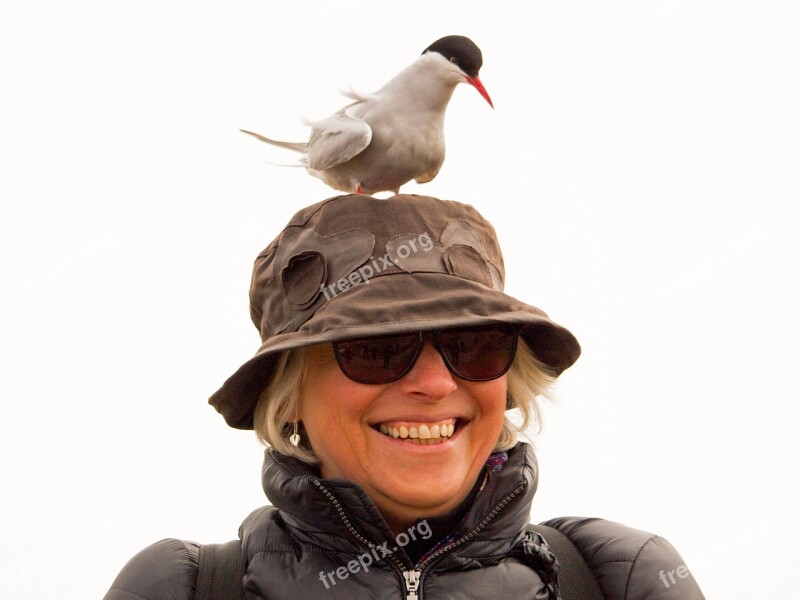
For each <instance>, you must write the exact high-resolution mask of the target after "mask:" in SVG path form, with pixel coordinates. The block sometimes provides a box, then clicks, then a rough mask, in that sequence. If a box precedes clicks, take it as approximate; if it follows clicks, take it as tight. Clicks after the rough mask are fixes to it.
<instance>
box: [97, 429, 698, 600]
mask: <svg viewBox="0 0 800 600" xmlns="http://www.w3.org/2000/svg"><path fill="white" fill-rule="evenodd" d="M493 468H494V470H493V471H490V472H489V475H488V477H487V482H486V483H485V484H484V486H483V488H482V489H481V491H480V493H479V494H478V495H477V497H476V499H475V501H474V502H473V504H472V506H471V508H470V509H469V511H468V512H467V514H466V516H465V517H464V519H463V520H462V521H461V522H460V524H459V526H458V527H457V528H456V531H454V532H453V534H452V535H450V536H448V537H447V538H446V539H445V540H442V541H440V543H439V544H437V546H435V547H434V548H433V549H432V550H431V551H429V552H428V553H427V554H425V555H424V556H423V557H422V558H421V559H420V560H419V562H418V563H417V564H416V565H414V564H412V563H411V561H410V559H409V558H408V557H407V556H406V554H405V552H404V551H403V548H402V547H400V544H399V543H403V540H402V539H401V538H400V537H399V535H398V537H397V538H395V536H394V535H393V534H392V533H391V531H390V530H389V528H388V527H387V525H386V523H385V521H384V520H383V518H382V516H381V514H380V513H379V512H378V510H377V508H376V507H375V505H374V504H373V503H372V501H371V500H370V498H369V497H368V496H367V495H366V494H365V493H364V491H363V490H362V489H361V488H360V487H359V486H357V485H354V484H352V483H350V482H347V481H343V480H336V479H321V478H320V477H319V476H318V474H317V473H316V471H315V470H314V469H313V468H311V467H309V466H308V465H306V464H304V463H302V462H300V461H297V460H295V459H293V458H288V457H285V456H282V455H280V454H277V453H275V452H273V451H270V450H268V451H267V452H266V458H265V462H264V474H263V482H264V489H265V491H266V493H267V497H268V498H269V500H270V501H271V502H272V505H273V506H265V507H263V508H260V509H258V510H256V511H254V512H253V513H252V514H251V515H250V516H249V517H247V519H245V521H244V523H242V526H241V527H240V529H239V537H240V538H241V541H242V552H243V553H244V559H245V564H246V575H245V578H244V585H245V591H246V595H247V598H248V599H249V600H261V599H268V600H311V599H313V600H324V599H326V598H331V599H337V598H340V599H347V600H353V599H361V598H364V599H381V600H384V599H385V600H390V599H391V600H403V599H404V598H406V597H407V584H406V579H407V578H408V577H411V578H414V577H416V578H418V580H419V581H418V586H419V591H418V594H419V599H420V600H438V599H453V598H459V599H460V598H464V599H466V598H492V599H495V598H514V599H515V600H527V599H531V600H534V599H535V600H552V599H554V598H555V595H554V591H553V589H554V568H553V564H552V563H553V557H552V555H551V554H550V552H549V549H548V548H547V545H546V544H543V543H539V542H541V538H538V537H537V536H534V535H532V534H530V533H527V532H526V526H527V524H528V519H529V513H530V505H531V501H532V499H533V495H534V493H535V491H536V483H537V465H536V460H535V457H534V454H533V450H532V449H531V448H530V446H528V445H526V444H519V445H517V446H516V447H515V448H513V449H512V450H510V451H509V452H508V459H507V461H506V462H505V463H504V464H500V465H497V464H495V465H494V466H493ZM547 524H548V525H550V526H553V527H556V528H557V529H559V530H560V531H561V532H562V533H564V534H566V535H567V536H568V537H569V538H570V539H571V540H572V541H573V543H574V544H575V545H576V546H577V548H578V549H579V550H580V552H581V554H582V555H583V556H584V558H585V559H586V561H587V563H588V565H589V567H590V569H591V570H592V572H593V574H594V575H595V576H596V578H597V581H598V583H599V584H600V588H601V590H602V591H603V594H604V596H605V598H606V599H607V600H673V599H679V598H680V599H681V600H702V599H703V594H702V592H701V591H700V588H699V587H698V586H697V583H696V582H695V580H694V578H693V577H692V576H691V574H690V573H689V571H688V569H687V568H686V566H685V564H684V562H683V560H682V559H681V557H680V555H679V554H678V553H677V552H676V551H675V549H674V548H673V547H672V546H671V545H670V544H669V543H668V542H667V541H666V540H664V539H662V538H660V537H657V536H654V535H651V534H648V533H645V532H642V531H638V530H635V529H630V528H628V527H625V526H623V525H619V524H617V523H612V522H610V521H604V520H601V519H583V518H577V517H569V518H562V519H554V520H552V521H549V522H548V523H547ZM398 542H399V543H398ZM197 557H198V545H197V544H195V543H191V542H183V541H180V540H175V539H166V540H162V541H160V542H158V543H156V544H153V545H152V546H150V547H148V548H146V549H145V550H143V551H142V552H140V553H139V554H137V555H136V556H135V557H133V558H132V559H131V560H130V562H129V563H128V564H127V565H126V566H125V568H124V569H123V570H122V572H121V573H120V574H119V576H118V577H117V579H116V580H115V581H114V583H113V585H112V587H111V589H110V590H109V592H108V593H107V594H106V596H105V600H191V598H193V596H194V590H195V581H196V579H197Z"/></svg>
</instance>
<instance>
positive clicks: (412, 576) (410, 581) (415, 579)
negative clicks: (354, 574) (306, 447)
mask: <svg viewBox="0 0 800 600" xmlns="http://www.w3.org/2000/svg"><path fill="white" fill-rule="evenodd" d="M313 483H314V485H315V486H317V488H319V490H320V491H321V492H322V493H323V494H324V495H325V497H327V498H328V500H330V502H331V503H332V504H333V506H334V508H335V509H336V512H337V513H339V517H340V518H341V519H342V522H343V523H344V526H345V527H347V530H348V531H349V532H350V534H351V535H352V536H353V537H354V538H356V540H358V541H359V542H361V543H362V544H365V545H366V546H367V547H368V548H369V549H370V550H372V549H373V548H377V547H378V546H377V544H373V543H372V542H370V541H369V540H368V539H366V538H365V537H364V536H363V535H361V534H360V533H359V532H358V531H357V530H356V528H355V527H353V525H352V524H351V523H350V519H348V518H347V515H346V514H345V512H344V508H342V505H341V503H340V502H339V500H337V498H336V496H334V495H333V494H332V493H331V492H330V491H329V490H328V489H327V488H326V487H325V486H324V485H322V484H321V483H320V482H319V481H314V482H313ZM526 485H527V483H520V484H519V485H518V486H517V487H516V488H514V490H513V491H511V492H510V493H509V494H507V495H506V496H505V497H504V498H503V499H502V500H501V501H500V502H499V503H498V504H497V506H495V507H494V508H493V509H492V511H491V512H490V513H489V514H488V515H486V517H485V518H484V519H483V521H481V522H480V523H478V525H477V526H476V527H475V529H473V530H472V531H470V532H469V533H468V534H467V535H465V536H464V537H462V538H461V539H459V540H456V541H455V542H451V543H450V544H448V545H447V546H445V547H444V548H440V549H439V550H437V551H436V552H434V553H433V554H431V555H430V556H429V557H428V558H426V559H425V560H424V561H422V562H421V563H419V564H418V565H415V566H414V568H413V569H407V568H406V566H405V565H404V564H403V563H402V562H401V561H400V560H399V559H398V558H397V557H396V556H394V554H389V555H388V556H387V557H386V558H388V559H389V562H391V563H392V564H393V565H394V566H395V567H397V569H398V570H399V571H400V572H401V573H402V574H403V579H404V580H405V584H406V600H420V597H419V596H418V595H417V591H418V590H419V586H420V582H421V581H422V576H423V574H424V573H423V571H424V570H425V567H427V566H428V565H430V564H431V563H432V562H433V561H434V560H436V559H437V558H439V557H440V556H443V555H444V554H446V553H448V552H450V551H451V550H453V549H454V548H457V547H458V546H460V545H461V544H463V543H465V542H467V541H468V540H470V539H472V538H473V537H475V536H476V535H478V534H479V533H480V532H481V531H482V530H483V529H484V528H485V527H486V526H487V525H488V524H489V522H490V521H491V520H492V519H494V518H495V517H496V516H497V514H498V513H499V512H500V511H501V510H503V508H505V506H506V504H508V503H509V502H511V500H513V499H514V498H516V497H517V495H519V493H520V492H521V491H522V490H524V489H525V487H526Z"/></svg>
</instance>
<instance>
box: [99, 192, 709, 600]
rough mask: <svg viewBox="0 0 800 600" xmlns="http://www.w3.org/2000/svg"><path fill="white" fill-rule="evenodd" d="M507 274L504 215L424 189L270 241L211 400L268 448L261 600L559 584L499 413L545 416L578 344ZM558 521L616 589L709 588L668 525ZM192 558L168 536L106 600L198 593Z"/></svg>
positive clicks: (530, 480)
mask: <svg viewBox="0 0 800 600" xmlns="http://www.w3.org/2000/svg"><path fill="white" fill-rule="evenodd" d="M502 285H503V260H502V256H501V254H500V248H499V246H498V244H497V240H496V237H495V233H494V230H493V228H492V226H491V225H490V224H489V223H488V222H487V221H486V220H484V219H483V218H482V217H481V216H480V215H479V214H478V213H477V212H476V211H475V210H474V209H473V208H472V207H470V206H465V205H463V204H459V203H456V202H445V201H440V200H436V199H433V198H425V197H419V196H395V197H393V198H391V199H389V200H377V199H373V198H370V197H364V196H340V197H337V198H332V199H330V200H327V201H324V202H321V203H319V204H316V205H314V206H310V207H308V208H306V209H304V210H302V211H300V212H299V213H298V214H297V215H295V216H294V218H293V219H292V220H291V221H290V223H289V225H288V226H287V227H286V228H285V229H284V230H283V232H282V233H281V235H280V236H279V237H278V238H277V239H276V240H275V241H274V242H273V243H272V244H270V245H269V246H268V247H267V248H266V250H264V252H262V253H261V254H260V255H259V256H258V258H257V259H256V263H255V268H254V272H253V280H252V286H251V290H250V300H251V314H252V318H253V321H254V323H255V324H256V326H257V327H258V328H259V331H260V333H261V338H262V340H263V344H262V346H261V348H260V349H259V351H258V352H257V354H256V356H255V357H253V358H252V359H251V360H250V361H248V362H247V363H245V364H244V365H243V366H242V367H241V368H240V369H239V370H238V371H237V372H236V373H235V374H234V375H233V376H232V377H231V378H229V379H228V381H226V382H225V384H224V385H223V387H222V388H221V389H220V390H219V391H218V392H217V393H216V394H214V395H213V396H212V397H211V400H210V402H211V404H212V405H214V407H215V408H216V409H217V410H218V411H219V412H220V413H221V414H222V415H223V416H224V417H225V420H226V421H227V423H228V424H229V425H231V426H233V427H237V428H240V429H255V431H256V433H257V435H258V437H259V438H260V439H261V440H262V441H263V442H265V443H266V444H267V445H268V446H270V448H269V449H268V450H267V451H266V455H265V456H266V457H265V466H264V476H263V481H264V488H265V491H266V494H267V497H268V498H269V500H270V502H271V504H272V505H271V506H266V507H264V508H261V509H258V510H256V511H255V512H253V513H252V514H251V515H250V516H249V517H248V518H247V519H246V520H245V521H244V523H243V524H242V526H241V528H240V538H241V553H242V561H243V564H244V566H245V575H244V578H243V584H244V587H245V589H246V590H247V594H248V596H247V597H248V598H250V599H255V598H259V599H261V598H269V599H270V600H276V599H283V598H286V599H289V598H291V599H293V600H297V599H306V598H315V599H320V598H325V597H328V596H327V595H328V594H330V597H334V598H409V599H410V598H422V599H425V600H427V599H430V600H435V599H437V598H519V599H524V598H536V599H555V598H557V594H558V586H559V581H558V574H557V571H558V567H557V565H556V564H555V559H554V557H553V554H552V553H551V552H550V550H549V548H548V545H547V542H546V541H545V540H544V539H543V538H542V537H541V536H540V535H538V534H533V533H531V532H528V531H527V526H528V521H529V514H530V504H531V501H532V499H533V495H534V492H535V490H536V485H537V465H536V460H535V457H534V454H533V452H532V450H531V448H530V447H529V446H528V445H526V444H522V443H517V442H516V431H517V429H516V428H515V427H514V426H513V425H512V424H511V422H510V421H509V420H508V419H507V418H506V416H505V413H506V411H507V410H509V409H518V410H519V411H520V413H521V414H522V417H523V421H524V423H523V427H524V426H526V425H528V424H529V423H530V422H531V421H535V420H536V418H537V407H536V400H535V398H536V396H538V395H540V394H542V393H544V392H545V391H546V390H547V387H548V385H549V384H550V383H552V381H553V380H554V379H555V378H556V377H557V376H558V375H559V374H560V373H561V372H562V371H563V370H564V369H566V368H568V367H569V366H571V365H572V364H573V363H574V362H575V360H577V358H578V356H579V354H580V346H579V345H578V342H577V341H576V339H575V338H574V336H573V335H572V334H571V333H570V332H569V331H567V330H566V329H564V328H563V327H561V326H559V325H557V324H555V323H554V322H552V321H551V320H550V319H549V318H548V317H547V315H545V314H544V313H543V312H542V311H540V310H539V309H537V308H534V307H532V306H529V305H527V304H524V303H522V302H520V301H518V300H515V299H514V298H511V297H509V296H507V295H505V294H503V292H502ZM550 525H553V526H554V527H556V528H558V529H560V530H561V531H562V532H563V533H565V534H566V535H567V536H568V537H569V538H570V539H571V540H572V541H573V543H574V544H575V545H576V546H577V547H578V549H579V550H580V551H581V554H582V555H583V558H584V559H585V561H586V562H587V563H588V566H589V568H590V569H591V572H592V574H593V575H594V576H595V577H596V579H597V581H598V583H599V585H600V588H601V589H602V592H603V594H604V596H605V597H606V598H626V599H630V600H633V599H636V598H642V599H644V598H648V599H652V600H660V599H666V598H682V599H684V600H685V599H687V598H688V599H699V598H702V597H703V596H702V593H701V592H700V590H699V588H698V587H697V584H696V583H695V582H694V579H693V578H692V577H691V575H690V574H689V573H688V570H686V567H685V566H684V564H683V561H682V560H681V558H680V556H679V555H678V554H677V553H676V552H675V550H674V549H673V548H672V547H671V546H670V545H669V544H668V543H667V542H666V541H664V540H663V539H661V538H657V537H655V536H652V535H650V534H645V533H644V532H640V531H636V530H633V529H629V528H626V527H624V526H622V525H618V524H616V523H610V522H607V521H602V520H598V519H578V518H568V519H558V520H554V521H552V522H550ZM681 568H682V569H683V570H684V571H685V572H684V571H681V570H680V569H681ZM197 572H198V546H197V545H196V544H192V543H188V542H181V541H178V540H163V541H161V542H158V543H157V544H154V545H153V546H150V547H149V548H147V549H145V550H144V551H142V552H141V553H140V554H139V555H137V556H136V557H134V558H133V559H132V560H131V561H130V562H129V563H128V565H127V566H126V567H125V568H124V569H123V571H122V572H121V573H120V575H119V576H118V577H117V580H116V581H115V582H114V584H113V586H112V588H111V590H110V591H109V593H108V594H107V595H106V599H107V600H133V599H141V598H144V599H146V600H161V599H167V598H170V599H181V600H183V599H187V600H188V599H190V598H192V597H194V592H195V587H196V582H197ZM662 573H663V574H667V575H670V574H671V578H672V582H670V580H669V578H667V579H666V580H665V582H666V585H665V583H662V579H661V577H660V575H661V574H662ZM675 574H677V577H676V576H675ZM561 584H563V581H562V582H561Z"/></svg>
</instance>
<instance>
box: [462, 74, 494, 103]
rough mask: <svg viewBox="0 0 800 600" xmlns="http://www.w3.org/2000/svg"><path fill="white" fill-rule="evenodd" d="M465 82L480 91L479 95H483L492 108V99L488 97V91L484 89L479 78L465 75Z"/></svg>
mask: <svg viewBox="0 0 800 600" xmlns="http://www.w3.org/2000/svg"><path fill="white" fill-rule="evenodd" d="M467 83H468V84H470V85H471V86H472V87H474V88H475V89H476V90H478V92H480V94H481V96H483V97H484V98H485V99H486V101H487V102H488V103H489V106H491V107H492V108H494V104H492V99H491V98H489V92H487V91H486V88H485V87H483V84H482V83H481V80H480V79H479V78H477V77H470V76H467Z"/></svg>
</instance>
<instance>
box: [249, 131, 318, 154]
mask: <svg viewBox="0 0 800 600" xmlns="http://www.w3.org/2000/svg"><path fill="white" fill-rule="evenodd" d="M239 131H241V132H242V133H246V134H247V135H252V136H253V137H254V138H256V139H259V140H261V141H262V142H266V143H267V144H272V145H273V146H280V147H281V148H286V149H288V150H294V151H295V152H305V151H306V146H307V144H306V143H305V142H281V141H279V140H271V139H270V138H268V137H265V136H263V135H261V134H259V133H253V132H252V131H247V130H246V129H240V130H239Z"/></svg>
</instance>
